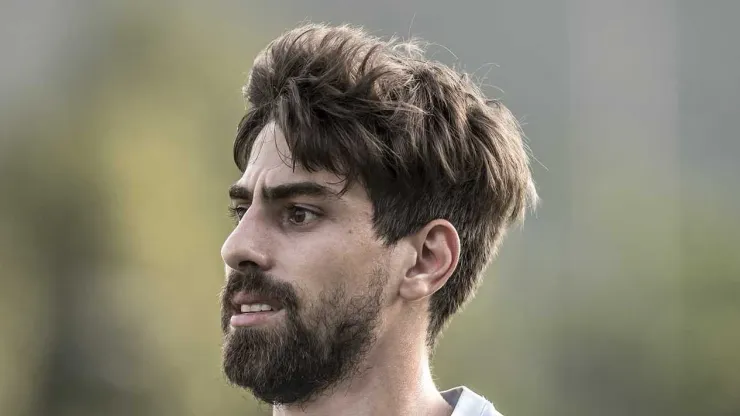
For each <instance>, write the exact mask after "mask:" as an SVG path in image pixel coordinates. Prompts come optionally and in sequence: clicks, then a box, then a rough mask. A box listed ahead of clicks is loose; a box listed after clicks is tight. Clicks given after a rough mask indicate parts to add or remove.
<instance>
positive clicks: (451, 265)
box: [399, 219, 460, 301]
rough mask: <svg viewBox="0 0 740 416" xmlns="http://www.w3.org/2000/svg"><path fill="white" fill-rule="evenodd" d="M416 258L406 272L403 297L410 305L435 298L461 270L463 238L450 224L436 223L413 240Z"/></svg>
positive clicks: (426, 227)
mask: <svg viewBox="0 0 740 416" xmlns="http://www.w3.org/2000/svg"><path fill="white" fill-rule="evenodd" d="M409 239H410V240H409V243H411V246H412V247H413V250H415V254H416V258H415V261H414V262H413V264H412V265H411V266H410V267H409V268H408V269H407V270H406V274H405V276H404V278H403V281H402V282H401V286H400V287H399V295H400V296H401V297H402V298H404V299H406V300H409V301H416V300H419V299H424V298H426V297H428V296H431V295H432V294H433V293H434V292H436V291H437V290H439V289H440V288H441V287H442V286H443V285H444V284H445V283H447V279H449V278H450V276H452V273H453V272H454V271H455V269H456V268H457V262H458V260H459V259H460V237H459V236H458V234H457V230H456V229H455V227H454V226H453V225H452V224H451V223H450V222H449V221H447V220H441V219H439V220H434V221H432V222H430V223H429V224H427V225H425V226H424V228H422V229H421V230H419V231H418V232H417V233H415V234H413V235H411V236H409Z"/></svg>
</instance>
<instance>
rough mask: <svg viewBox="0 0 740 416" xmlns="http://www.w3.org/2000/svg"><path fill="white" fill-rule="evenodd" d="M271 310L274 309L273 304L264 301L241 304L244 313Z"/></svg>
mask: <svg viewBox="0 0 740 416" xmlns="http://www.w3.org/2000/svg"><path fill="white" fill-rule="evenodd" d="M271 310H272V306H270V305H265V304H264V303H251V304H248V305H242V306H241V311H242V312H243V313H247V312H260V311H271Z"/></svg>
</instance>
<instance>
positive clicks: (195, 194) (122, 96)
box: [0, 0, 740, 416]
mask: <svg viewBox="0 0 740 416" xmlns="http://www.w3.org/2000/svg"><path fill="white" fill-rule="evenodd" d="M738 16H740V2H737V1H733V0H727V1H721V0H710V1H706V2H698V1H689V0H651V1H638V0H625V1H619V2H615V1H606V0H539V1H538V0H477V1H443V0H398V1H391V0H377V1H374V2H369V1H362V0H352V1H350V0H346V1H339V0H310V1H297V0H293V1H288V0H274V1H272V2H266V1H265V2H261V1H254V0H247V1H235V0H221V1H210V2H195V1H178V2H175V1H158V2H152V1H143V0H135V1H119V2H99V1H94V0H66V1H60V0H34V1H24V0H2V2H0V59H1V60H2V66H0V414H1V415H9V416H15V415H24V416H25V415H29V416H36V415H209V414H240V415H263V414H268V412H269V408H268V407H267V406H264V405H259V404H257V403H255V402H254V401H253V400H252V399H251V397H250V395H249V394H248V393H247V392H244V391H239V390H236V389H233V388H230V387H228V386H227V385H226V383H225V381H224V378H223V376H222V375H221V372H220V345H221V334H220V330H219V303H218V292H219V290H220V287H221V283H222V279H223V268H222V263H221V259H220V255H219V250H220V247H221V244H222V242H223V240H224V239H225V237H226V235H227V234H228V232H229V230H230V228H231V223H230V221H229V220H228V219H227V215H226V205H227V203H228V200H227V197H226V189H227V187H228V185H230V184H231V183H232V181H234V180H235V179H236V178H237V177H238V171H237V169H236V167H235V166H234V164H233V162H232V158H231V145H232V140H233V137H234V132H235V129H236V125H237V122H238V121H239V119H240V117H241V115H242V114H243V112H244V103H243V100H242V97H241V94H240V87H241V85H242V84H243V83H244V82H245V80H246V76H247V73H248V71H249V68H250V65H251V62H252V59H253V58H254V56H255V54H256V53H257V52H258V51H259V50H260V49H261V48H262V47H264V46H265V44H266V43H267V42H268V41H269V40H271V39H273V38H275V37H276V36H278V35H279V34H280V33H281V32H282V31H284V30H286V29H289V28H291V27H293V26H295V25H296V24H298V23H300V22H302V21H304V20H307V19H308V20H312V21H325V22H330V23H343V22H348V23H353V24H356V25H363V26H366V27H367V28H368V29H370V30H372V31H373V33H375V34H378V35H382V36H389V35H398V36H401V37H404V38H408V37H409V35H412V36H419V37H422V38H424V39H426V40H428V41H430V42H433V43H435V45H433V46H432V48H431V52H430V56H433V57H434V58H435V59H438V60H440V61H443V62H446V63H448V64H454V65H456V66H457V67H459V68H462V69H464V70H466V71H468V72H470V73H473V74H474V75H475V76H476V77H478V79H480V80H481V83H482V84H484V85H486V87H485V88H486V91H487V93H488V94H489V95H490V96H491V97H496V98H500V99H502V100H503V101H504V103H505V104H506V105H508V106H509V107H510V108H511V109H512V110H513V112H514V113H515V114H516V115H517V116H518V118H519V119H520V120H521V122H522V124H523V125H524V131H525V133H526V134H527V140H528V143H529V146H530V147H531V149H532V152H533V154H534V156H535V157H536V159H537V161H535V162H534V164H533V169H534V175H535V178H536V181H537V184H538V188H539V192H540V194H541V197H542V204H541V205H540V207H539V210H538V211H537V213H536V214H535V215H531V216H530V217H529V218H528V220H527V221H526V222H525V224H524V226H523V227H521V228H519V229H516V230H513V231H512V232H511V233H510V235H509V237H508V239H507V241H506V242H505V243H504V245H503V248H502V250H501V253H500V256H499V257H498V259H497V260H496V261H495V262H494V263H493V264H492V266H491V267H490V268H489V270H488V272H487V276H486V279H485V283H484V284H483V286H482V287H481V290H480V291H479V293H478V295H477V297H476V298H475V300H474V301H473V302H472V303H471V304H470V305H469V306H468V307H467V309H466V310H465V311H464V312H463V313H462V314H461V315H459V316H457V317H456V318H455V319H454V320H453V322H452V326H451V327H450V328H449V329H448V330H447V331H446V333H445V335H446V336H445V337H444V338H443V340H442V341H441V344H440V346H439V349H438V352H437V354H436V356H435V358H434V371H435V374H436V376H437V381H438V385H439V387H440V388H442V389H447V388H451V387H454V386H457V385H466V386H468V387H470V388H472V389H474V390H475V391H477V392H479V393H481V394H483V395H484V396H486V397H487V398H489V399H490V400H492V401H493V402H494V403H495V404H496V406H497V407H498V408H499V410H500V411H501V412H503V413H504V414H506V415H507V416H529V415H563V416H565V415H607V416H609V415H615V416H616V415H625V414H629V415H740V255H739V254H738V251H740V221H738V217H737V214H738V213H739V212H740V192H738V190H739V189H740V188H739V187H738V184H737V182H738V178H740V165H738V157H739V156H740V140H739V137H738V126H737V123H738V120H740V111H739V110H738V100H740V81H739V80H738V75H739V74H740V48H739V47H738V42H737V40H738V39H740V26H738V24H737V18H738Z"/></svg>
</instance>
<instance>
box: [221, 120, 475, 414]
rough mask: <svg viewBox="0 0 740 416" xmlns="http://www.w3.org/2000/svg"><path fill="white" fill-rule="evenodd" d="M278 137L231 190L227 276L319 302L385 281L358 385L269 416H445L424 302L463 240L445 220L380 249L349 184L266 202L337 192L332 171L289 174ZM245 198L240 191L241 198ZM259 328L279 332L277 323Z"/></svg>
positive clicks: (265, 139) (368, 215)
mask: <svg viewBox="0 0 740 416" xmlns="http://www.w3.org/2000/svg"><path fill="white" fill-rule="evenodd" d="M286 162H290V152H289V150H288V148H287V145H286V143H285V138H284V136H283V134H282V132H281V131H280V129H279V128H278V127H276V126H275V125H274V124H269V125H267V126H266V127H265V128H264V129H263V130H262V132H261V133H260V135H259V137H258V139H257V142H256V143H255V145H254V147H253V151H252V154H251V156H250V160H249V163H248V165H247V169H246V171H245V172H244V174H243V175H242V177H241V178H240V179H239V180H238V181H237V183H236V184H235V186H236V187H238V188H242V190H244V189H246V190H247V191H249V193H250V194H251V195H253V196H252V197H251V201H250V200H248V199H247V197H246V196H245V195H239V196H238V197H237V198H235V199H233V200H232V205H233V206H234V207H236V208H237V212H238V214H240V216H241V220H240V221H239V222H238V224H237V226H236V227H235V229H234V230H233V232H232V233H231V235H229V237H228V238H227V240H226V242H225V243H224V245H223V248H222V250H221V255H222V257H223V260H224V263H225V265H226V271H227V274H228V272H229V271H230V269H234V270H240V269H242V268H244V267H246V266H247V265H249V264H250V263H253V264H256V265H257V266H259V267H260V268H261V269H263V270H264V271H266V272H268V273H270V275H272V276H274V277H275V278H276V279H279V280H281V281H283V282H286V283H289V284H291V285H292V286H293V287H295V288H296V290H297V293H298V294H299V296H300V297H302V298H304V300H306V299H311V300H313V299H316V298H318V296H319V293H321V292H322V290H326V289H327V288H332V287H335V286H336V285H338V284H343V285H344V287H345V290H346V291H347V295H348V296H354V295H363V294H366V293H367V292H368V284H369V281H370V280H369V279H371V275H372V271H373V270H378V268H379V267H380V268H382V269H383V270H385V271H386V272H387V273H388V283H387V285H386V287H385V288H384V296H383V305H382V310H381V313H380V322H379V325H378V326H377V328H376V331H377V332H376V336H377V341H376V342H375V343H374V344H373V346H372V348H371V349H370V351H369V353H368V355H367V356H366V358H365V361H366V362H363V363H361V368H362V369H363V371H361V372H360V373H359V374H358V375H357V376H356V377H354V378H352V379H350V380H348V381H346V382H343V383H342V384H340V385H338V386H337V388H335V389H331V390H330V391H329V392H328V393H327V394H325V395H321V396H319V397H318V398H317V399H315V400H313V401H311V402H310V403H308V404H305V405H302V406H298V407H293V406H275V407H274V408H273V414H274V415H286V416H287V415H299V414H300V415H327V414H342V415H356V416H362V415H388V416H393V415H399V416H400V415H409V414H417V415H434V416H436V415H450V414H451V413H452V408H451V406H450V405H449V404H448V403H447V402H446V401H445V400H444V399H443V398H442V396H441V395H440V394H439V391H438V390H437V388H436V386H435V384H434V381H433V378H432V375H431V371H430V368H429V359H428V356H429V351H428V350H427V347H426V344H425V336H426V328H427V324H428V316H427V315H428V312H427V308H428V302H429V297H430V296H431V295H432V294H433V293H434V292H435V291H437V290H438V289H439V288H440V287H442V285H444V284H445V282H446V281H447V279H448V278H449V277H450V275H451V274H452V272H453V271H454V270H455V267H456V266H457V262H458V259H459V251H460V242H459V237H458V234H457V231H456V230H455V228H454V227H453V226H452V224H450V223H449V222H447V221H445V220H434V221H432V222H430V223H429V224H427V225H426V226H425V227H424V228H422V229H421V230H420V231H419V232H417V233H415V234H413V235H410V236H407V237H405V238H403V239H401V240H400V241H399V242H398V243H397V244H395V245H393V246H392V247H386V246H385V245H384V244H383V243H382V241H381V240H380V239H379V238H377V236H376V234H375V232H374V230H373V227H372V214H373V208H372V203H371V201H370V199H369V198H368V195H367V192H366V191H365V189H364V188H363V187H362V186H360V185H353V186H351V187H350V188H349V190H348V192H346V193H345V194H343V195H342V196H341V197H338V196H336V195H326V196H317V195H293V196H290V197H288V198H281V199H265V198H264V195H263V190H264V189H265V188H274V187H276V186H280V185H285V184H290V183H297V182H312V183H316V184H319V185H322V186H325V187H326V188H328V189H329V190H332V191H333V192H334V193H338V192H339V191H340V190H341V189H342V186H343V182H342V181H341V178H339V177H337V176H336V175H334V174H332V173H329V172H307V171H306V170H304V169H303V168H301V167H300V166H296V169H295V170H293V169H292V168H291V167H290V166H289V165H288V164H286ZM242 194H243V192H242ZM276 318H277V319H274V320H270V321H268V322H265V323H263V325H279V324H280V322H279V320H280V319H283V318H284V317H283V316H276Z"/></svg>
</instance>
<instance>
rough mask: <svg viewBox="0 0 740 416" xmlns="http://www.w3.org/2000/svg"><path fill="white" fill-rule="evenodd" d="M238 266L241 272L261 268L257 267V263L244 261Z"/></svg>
mask: <svg viewBox="0 0 740 416" xmlns="http://www.w3.org/2000/svg"><path fill="white" fill-rule="evenodd" d="M238 266H239V270H240V271H245V270H247V269H249V268H250V267H253V268H255V269H258V268H259V266H258V265H257V263H255V262H253V261H251V260H242V261H240V262H239V264H238Z"/></svg>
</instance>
